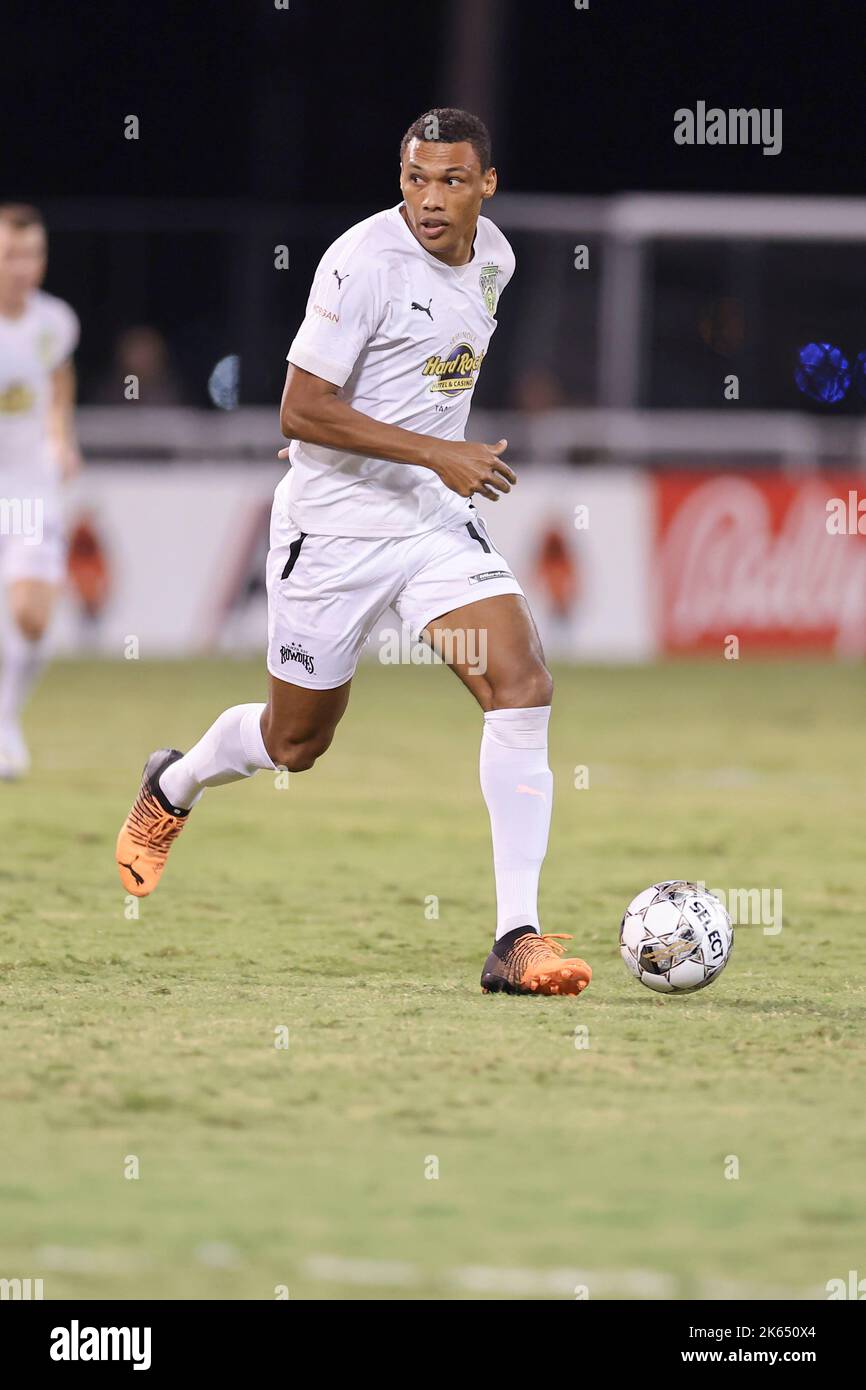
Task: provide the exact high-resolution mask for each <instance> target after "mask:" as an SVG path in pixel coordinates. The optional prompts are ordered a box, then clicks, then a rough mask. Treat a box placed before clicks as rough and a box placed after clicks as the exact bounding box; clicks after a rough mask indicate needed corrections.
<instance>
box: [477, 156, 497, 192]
mask: <svg viewBox="0 0 866 1390" xmlns="http://www.w3.org/2000/svg"><path fill="white" fill-rule="evenodd" d="M497 182H498V180H497V177H496V170H495V169H494V167H493V165H492V164H491V166H490V168H489V169H488V170H487V172H486V173H485V175H484V188H483V192H482V195H481V196H482V197H483V198H492V197H493V195H494V193H495V192H496V184H497Z"/></svg>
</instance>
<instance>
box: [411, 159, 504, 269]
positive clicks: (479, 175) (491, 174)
mask: <svg viewBox="0 0 866 1390" xmlns="http://www.w3.org/2000/svg"><path fill="white" fill-rule="evenodd" d="M400 189H401V191H402V194H403V200H404V202H405V204H406V213H407V221H408V222H409V225H410V227H411V228H412V231H413V232H414V233H415V235H416V237H417V238H418V240H419V241H420V242H421V245H422V246H425V247H426V248H427V250H428V251H430V252H432V254H433V255H434V256H439V257H440V258H441V259H442V260H444V261H449V260H452V259H454V260H455V261H456V263H459V258H460V257H462V256H463V253H464V251H466V252H468V250H469V249H471V246H472V238H473V236H474V235H475V227H476V224H477V222H478V213H479V211H480V209H481V204H482V201H483V200H484V199H485V198H492V196H493V194H494V192H495V191H496V170H495V169H492V168H491V169H487V170H484V171H482V168H481V164H480V161H479V159H478V155H477V154H476V153H475V150H474V149H473V147H472V145H471V144H469V142H468V141H465V140H464V141H461V142H460V143H459V144H456V145H445V144H441V143H440V142H439V141H438V140H410V142H409V144H408V145H407V146H406V149H405V151H404V153H403V162H402V164H401V166H400ZM467 258H468V256H467Z"/></svg>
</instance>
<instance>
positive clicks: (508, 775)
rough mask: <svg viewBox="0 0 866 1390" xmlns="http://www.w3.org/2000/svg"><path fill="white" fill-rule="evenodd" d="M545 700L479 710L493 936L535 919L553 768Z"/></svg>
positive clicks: (535, 924)
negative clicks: (490, 851) (489, 838)
mask: <svg viewBox="0 0 866 1390" xmlns="http://www.w3.org/2000/svg"><path fill="white" fill-rule="evenodd" d="M550 709H551V707H550V705H537V706H534V707H533V708H531V709H494V710H488V711H487V713H486V714H485V715H484V733H483V735H482V738H481V764H480V771H481V790H482V792H483V793H484V800H485V801H486V802H487V809H488V811H489V812H490V829H491V832H492V835H493V868H494V873H495V876H496V940H497V941H498V940H499V938H500V937H501V936H504V935H505V933H506V932H509V931H513V930H514V928H515V927H526V926H528V927H534V928H535V930H536V931H539V930H540V926H539V922H538V880H539V876H540V874H541V866H542V864H543V862H544V856H545V854H546V853H547V839H548V835H549V834H550V813H551V809H552V803H553V773H552V772H551V771H550V768H549V767H548V765H547V726H548V723H549V722H550Z"/></svg>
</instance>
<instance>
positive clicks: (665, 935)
mask: <svg viewBox="0 0 866 1390" xmlns="http://www.w3.org/2000/svg"><path fill="white" fill-rule="evenodd" d="M733 944H734V929H733V926H732V925H731V919H730V917H729V916H728V914H727V912H726V911H725V909H724V907H723V906H722V904H721V903H720V902H719V900H718V898H715V897H713V895H712V893H708V892H707V891H706V889H705V888H701V887H700V886H699V885H698V884H697V883H686V882H685V881H684V880H683V879H670V880H668V882H666V883H654V884H653V886H652V888H645V889H644V891H643V892H642V893H638V895H637V897H636V898H632V900H631V902H630V903H629V905H628V907H627V908H626V910H625V916H624V917H623V919H622V923H621V925H620V929H619V949H620V954H621V955H622V958H623V960H624V961H625V963H626V965H627V966H628V968H629V970H630V971H631V973H632V974H633V975H634V976H636V978H637V979H638V980H640V982H641V984H642V985H646V986H647V987H648V988H649V989H655V990H658V991H659V993H661V994H691V993H692V992H693V991H694V990H696V989H704V988H705V987H706V986H707V985H709V984H711V983H712V982H713V980H715V979H716V978H717V976H719V975H721V973H722V971H723V970H724V968H725V966H726V965H727V963H728V958H729V956H730V954H731V948H732V947H733Z"/></svg>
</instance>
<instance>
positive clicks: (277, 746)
mask: <svg viewBox="0 0 866 1390" xmlns="http://www.w3.org/2000/svg"><path fill="white" fill-rule="evenodd" d="M333 737H334V731H333V729H322V730H316V731H315V732H314V733H311V734H303V735H298V734H292V733H287V732H285V731H279V730H278V731H277V732H276V733H271V732H270V731H269V732H268V733H267V734H266V735H265V747H266V748H267V750H268V756H269V757H270V759H271V761H272V762H273V763H274V764H275V765H276V766H277V767H284V768H285V769H286V770H287V771H288V772H306V771H307V770H308V769H309V768H311V767H312V766H313V764H314V762H315V761H316V759H317V758H320V757H321V756H322V754H323V753H325V752H327V750H328V748H330V746H331V742H332V740H333Z"/></svg>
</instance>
